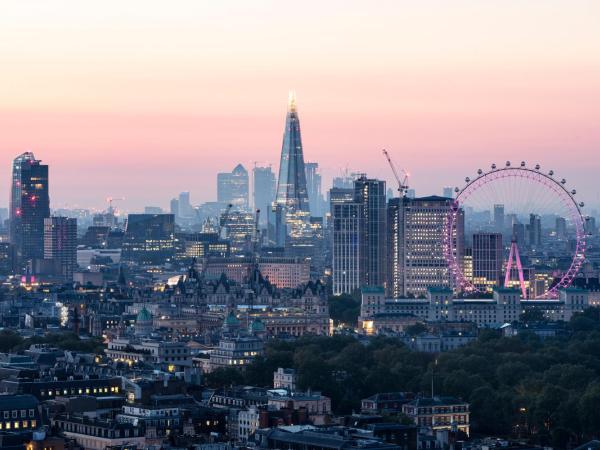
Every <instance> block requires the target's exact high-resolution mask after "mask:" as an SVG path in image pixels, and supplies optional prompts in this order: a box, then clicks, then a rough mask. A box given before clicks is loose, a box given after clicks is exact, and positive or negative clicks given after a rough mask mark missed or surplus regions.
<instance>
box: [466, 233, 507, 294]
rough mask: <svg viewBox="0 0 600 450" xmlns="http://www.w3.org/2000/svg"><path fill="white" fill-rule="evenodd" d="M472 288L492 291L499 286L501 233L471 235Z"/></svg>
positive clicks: (501, 247) (500, 276)
mask: <svg viewBox="0 0 600 450" xmlns="http://www.w3.org/2000/svg"><path fill="white" fill-rule="evenodd" d="M472 251H473V253H472V257H473V259H472V261H473V286H475V287H476V288H477V289H478V290H481V291H490V292H491V291H492V290H493V288H494V287H498V286H500V283H501V278H502V263H503V255H504V247H503V246H502V234H501V233H475V234H474V235H473V250H472Z"/></svg>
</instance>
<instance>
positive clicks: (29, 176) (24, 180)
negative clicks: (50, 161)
mask: <svg viewBox="0 0 600 450" xmlns="http://www.w3.org/2000/svg"><path fill="white" fill-rule="evenodd" d="M47 217H50V198H49V194H48V166H47V165H45V164H41V161H40V160H37V159H35V156H34V155H33V153H31V152H26V153H23V154H21V155H19V156H18V157H17V158H15V160H14V161H13V166H12V184H11V196H10V217H9V235H10V242H11V244H12V245H13V246H14V249H15V258H16V263H17V264H18V265H19V268H21V267H22V266H23V265H24V264H25V263H26V262H27V261H28V260H30V259H34V258H39V259H41V258H43V257H44V219H45V218H47Z"/></svg>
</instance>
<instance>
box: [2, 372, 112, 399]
mask: <svg viewBox="0 0 600 450" xmlns="http://www.w3.org/2000/svg"><path fill="white" fill-rule="evenodd" d="M0 391H1V392H5V393H11V394H31V395H33V396H34V397H35V398H37V399H38V400H39V401H44V400H50V399H54V398H57V397H71V396H74V395H92V396H94V397H110V396H114V395H115V394H119V393H120V392H121V378H119V377H115V378H93V379H92V378H90V379H87V380H85V379H84V380H80V379H73V380H54V379H52V378H50V379H45V378H36V379H31V378H19V379H5V380H2V381H0ZM0 397H1V396H0Z"/></svg>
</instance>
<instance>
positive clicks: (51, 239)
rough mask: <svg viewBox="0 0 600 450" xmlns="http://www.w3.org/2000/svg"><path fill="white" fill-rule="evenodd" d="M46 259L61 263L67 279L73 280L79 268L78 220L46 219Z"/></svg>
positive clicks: (63, 218) (66, 218) (63, 273)
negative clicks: (76, 269)
mask: <svg viewBox="0 0 600 450" xmlns="http://www.w3.org/2000/svg"><path fill="white" fill-rule="evenodd" d="M44 259H49V260H55V261H59V262H60V266H61V269H62V275H63V276H64V277H65V279H66V280H67V281H70V280H72V279H73V272H74V271H75V268H76V267H77V219H72V218H68V217H47V218H46V219H44Z"/></svg>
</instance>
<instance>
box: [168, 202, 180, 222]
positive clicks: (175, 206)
mask: <svg viewBox="0 0 600 450" xmlns="http://www.w3.org/2000/svg"><path fill="white" fill-rule="evenodd" d="M169 212H170V213H171V214H173V215H174V216H175V217H179V199H176V198H172V199H171V203H169Z"/></svg>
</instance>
